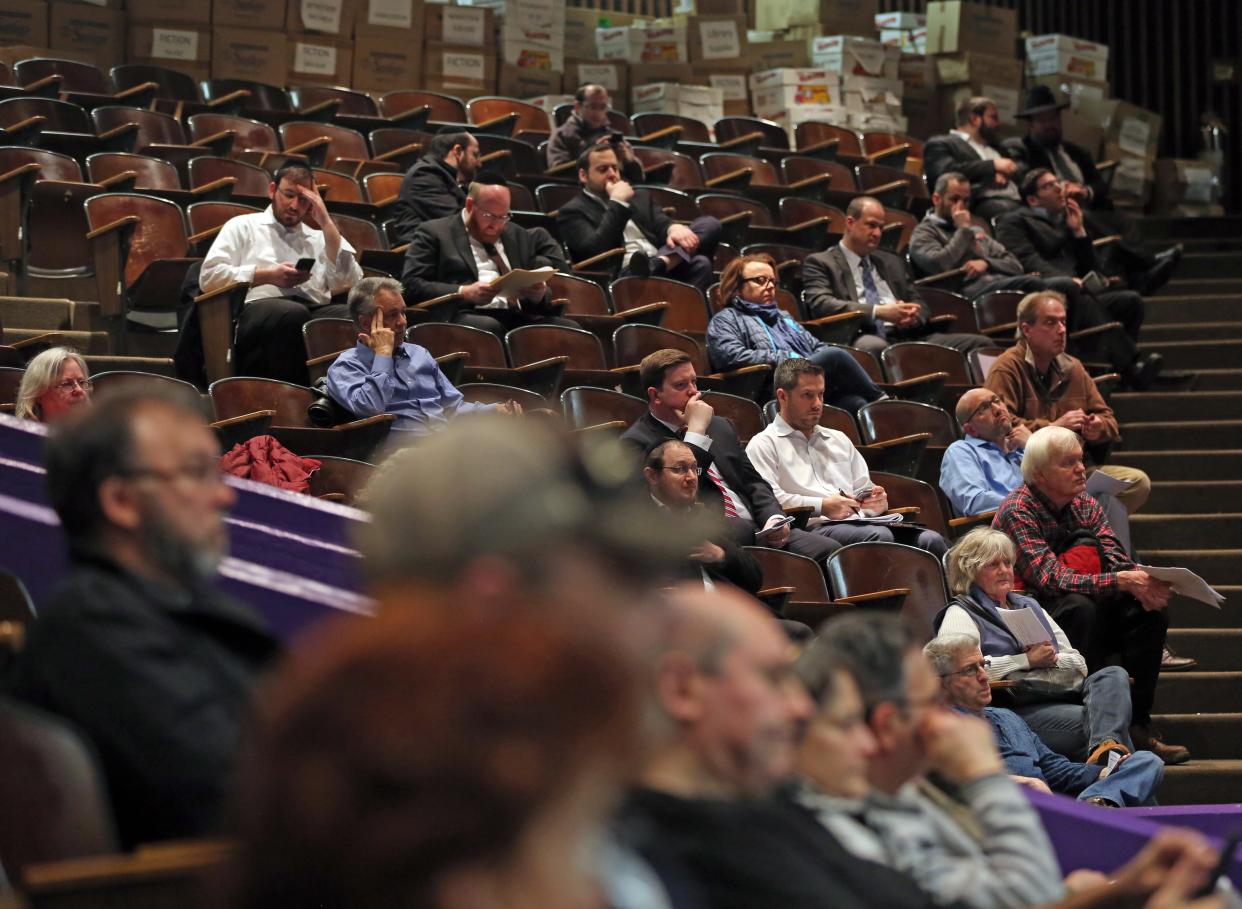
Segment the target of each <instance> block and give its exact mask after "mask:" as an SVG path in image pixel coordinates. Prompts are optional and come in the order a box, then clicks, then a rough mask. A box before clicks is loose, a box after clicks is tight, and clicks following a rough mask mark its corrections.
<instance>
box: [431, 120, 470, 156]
mask: <svg viewBox="0 0 1242 909" xmlns="http://www.w3.org/2000/svg"><path fill="white" fill-rule="evenodd" d="M469 144H470V133H468V132H466V131H465V130H463V129H455V128H453V127H451V126H446V127H442V128H441V129H440V131H439V132H438V133H436V134H435V135H434V136H432V138H431V153H432V154H433V155H435V156H436V157H437V158H440V159H443V158H444V156H445V155H447V154H448V153H449V152H451V151H452V150H453V149H454V148H456V147H457V146H458V145H460V146H461V147H462V148H465V147H467V146H468V145H469Z"/></svg>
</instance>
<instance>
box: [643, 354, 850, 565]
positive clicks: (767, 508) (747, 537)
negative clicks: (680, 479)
mask: <svg viewBox="0 0 1242 909" xmlns="http://www.w3.org/2000/svg"><path fill="white" fill-rule="evenodd" d="M639 368H640V375H641V381H642V383H643V386H644V387H645V388H646V389H647V413H645V414H644V415H643V416H641V417H639V418H638V419H637V420H635V421H634V424H633V425H632V426H630V428H629V429H627V430H626V431H625V433H624V434H623V435H622V436H621V439H622V441H623V442H625V443H627V444H628V445H630V446H631V447H633V448H635V449H636V450H637V451H639V452H640V453H641V454H643V455H645V454H646V453H647V452H648V451H650V450H651V449H652V448H653V447H654V446H655V445H657V444H658V443H659V442H662V441H664V440H666V439H677V438H682V439H683V440H684V441H685V442H686V444H687V445H688V446H689V448H690V450H691V451H692V452H694V457H695V459H696V460H697V461H698V464H699V467H701V468H702V469H703V474H702V476H701V477H700V480H701V482H700V484H699V500H700V501H703V502H705V503H710V507H711V508H712V509H713V510H715V509H723V511H724V514H725V523H726V524H728V527H729V535H730V537H731V539H732V541H733V542H734V543H736V544H738V545H743V546H746V545H752V544H754V543H758V544H759V545H760V546H771V547H773V548H775V549H788V550H789V551H790V552H794V553H797V554H798V555H804V556H807V557H808V558H812V559H815V560H816V561H819V562H822V561H823V560H824V559H826V558H827V557H828V555H829V554H830V553H832V552H834V551H835V550H837V549H839V548H840V544H839V543H837V542H835V541H833V540H830V539H828V538H827V537H823V536H820V535H819V534H814V533H807V532H806V531H804V530H798V529H796V528H791V527H790V526H787V525H785V526H781V525H780V521H781V519H782V518H783V516H784V510H783V509H782V508H781V506H780V503H779V502H777V501H776V496H774V495H773V494H772V487H770V486H769V485H768V483H767V481H766V480H765V479H764V478H763V477H762V476H761V475H760V474H759V471H757V470H755V468H754V465H753V464H751V463H750V459H749V458H747V457H746V452H745V450H744V449H743V448H742V445H741V442H739V441H738V437H737V430H736V429H735V428H734V426H733V424H732V423H730V422H729V421H728V420H726V419H724V418H723V417H718V416H716V415H715V412H714V411H713V410H712V406H711V405H710V404H708V403H707V402H706V401H704V400H703V399H702V398H701V397H700V396H699V390H698V386H697V384H696V381H695V380H696V378H697V377H696V375H695V370H694V363H693V362H691V360H690V355H689V354H686V353H684V352H683V351H679V350H658V351H656V352H655V353H653V354H649V355H648V356H646V357H644V358H643V361H642V363H641V365H640V367H639Z"/></svg>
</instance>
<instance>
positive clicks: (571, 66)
mask: <svg viewBox="0 0 1242 909" xmlns="http://www.w3.org/2000/svg"><path fill="white" fill-rule="evenodd" d="M588 83H590V84H595V85H602V86H604V88H606V89H608V96H609V98H610V99H611V101H612V104H613V106H614V107H615V106H616V105H618V104H621V105H624V104H627V103H628V101H629V97H630V81H629V64H628V63H626V62H625V61H624V60H567V61H565V78H564V81H563V82H562V84H561V86H562V91H564V92H566V93H568V94H570V95H572V94H574V93H575V92H576V91H578V89H579V88H581V87H582V86H584V85H587V84H588Z"/></svg>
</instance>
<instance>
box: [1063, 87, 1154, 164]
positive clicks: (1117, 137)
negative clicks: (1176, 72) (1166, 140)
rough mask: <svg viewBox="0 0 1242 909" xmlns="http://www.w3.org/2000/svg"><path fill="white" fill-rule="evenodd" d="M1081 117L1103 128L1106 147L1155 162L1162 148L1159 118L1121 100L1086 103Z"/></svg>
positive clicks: (1082, 106)
mask: <svg viewBox="0 0 1242 909" xmlns="http://www.w3.org/2000/svg"><path fill="white" fill-rule="evenodd" d="M1078 113H1079V114H1080V115H1081V116H1083V117H1085V118H1087V119H1088V120H1093V121H1095V122H1096V123H1098V124H1100V126H1101V128H1102V129H1103V130H1104V142H1105V144H1106V145H1107V144H1112V145H1115V146H1116V147H1117V148H1119V149H1120V150H1121V151H1122V152H1123V153H1124V154H1127V155H1134V156H1137V157H1142V158H1147V159H1148V160H1152V161H1154V160H1155V158H1156V150H1157V148H1158V147H1159V146H1160V125H1161V122H1162V121H1161V119H1160V115H1159V114H1157V113H1154V112H1152V111H1149V110H1144V109H1143V108H1141V107H1138V106H1137V105H1134V104H1130V103H1129V102H1126V101H1120V100H1117V99H1111V100H1105V101H1088V100H1086V99H1084V100H1083V102H1082V103H1081V104H1080V105H1079V109H1078Z"/></svg>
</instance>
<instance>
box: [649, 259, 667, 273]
mask: <svg viewBox="0 0 1242 909" xmlns="http://www.w3.org/2000/svg"><path fill="white" fill-rule="evenodd" d="M667 273H668V263H667V262H665V261H664V257H663V256H656V257H655V258H654V259H652V260H651V276H652V277H653V278H659V277H662V276H663V275H665V274H667Z"/></svg>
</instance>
